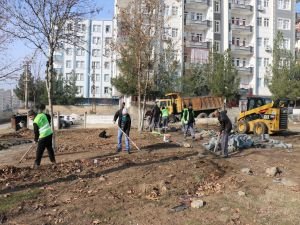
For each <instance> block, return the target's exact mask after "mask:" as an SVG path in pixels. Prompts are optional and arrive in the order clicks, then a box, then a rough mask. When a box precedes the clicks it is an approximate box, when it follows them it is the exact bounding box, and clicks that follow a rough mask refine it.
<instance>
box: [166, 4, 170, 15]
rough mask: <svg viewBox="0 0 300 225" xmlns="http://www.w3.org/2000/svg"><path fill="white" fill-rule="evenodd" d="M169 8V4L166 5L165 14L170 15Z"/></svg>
mask: <svg viewBox="0 0 300 225" xmlns="http://www.w3.org/2000/svg"><path fill="white" fill-rule="evenodd" d="M169 9H170V7H169V6H168V5H165V16H168V15H169Z"/></svg>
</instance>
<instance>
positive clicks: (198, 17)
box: [191, 12, 203, 21]
mask: <svg viewBox="0 0 300 225" xmlns="http://www.w3.org/2000/svg"><path fill="white" fill-rule="evenodd" d="M202 16H203V15H202V13H194V12H192V13H191V20H197V21H202Z"/></svg>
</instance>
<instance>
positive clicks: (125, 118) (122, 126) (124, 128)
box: [114, 107, 131, 154]
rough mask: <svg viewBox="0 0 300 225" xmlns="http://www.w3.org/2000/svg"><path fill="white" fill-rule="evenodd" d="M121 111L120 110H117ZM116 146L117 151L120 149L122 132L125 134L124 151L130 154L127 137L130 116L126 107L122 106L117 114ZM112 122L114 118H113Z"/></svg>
mask: <svg viewBox="0 0 300 225" xmlns="http://www.w3.org/2000/svg"><path fill="white" fill-rule="evenodd" d="M119 112H121V111H119ZM117 118H118V147H117V152H121V151H122V137H123V134H124V136H125V145H126V151H127V153H128V154H130V153H131V152H130V143H129V141H130V139H129V132H130V127H131V118H130V115H129V114H128V111H127V109H126V108H125V107H124V108H123V109H122V113H119V115H118V117H117ZM114 122H116V120H115V119H114Z"/></svg>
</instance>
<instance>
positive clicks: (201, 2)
mask: <svg viewBox="0 0 300 225" xmlns="http://www.w3.org/2000/svg"><path fill="white" fill-rule="evenodd" d="M129 2H130V0H116V1H115V4H116V6H119V7H126V5H128V4H129ZM161 2H162V4H164V8H165V12H164V17H165V18H166V28H165V29H164V31H163V34H164V35H162V41H163V40H164V39H166V38H171V39H172V41H173V43H175V46H176V51H177V54H178V59H180V60H179V61H180V62H182V65H181V66H180V69H179V74H178V75H179V76H183V75H184V71H185V70H187V69H189V68H190V67H191V65H192V64H195V63H200V64H201V63H205V62H206V60H207V59H208V56H209V51H211V50H212V48H213V49H215V50H216V51H218V52H224V51H225V50H227V49H231V52H232V56H233V63H234V65H235V66H236V68H237V70H238V74H239V76H240V80H241V83H240V88H241V94H254V95H263V96H268V95H271V93H270V92H269V90H268V83H267V82H268V79H267V76H268V75H269V72H268V70H269V65H270V64H271V63H272V47H273V40H274V38H275V37H276V34H277V32H278V31H281V32H282V33H283V36H284V43H283V46H282V47H284V48H286V49H289V50H291V51H292V52H294V48H295V10H296V1H295V0H161ZM117 17H118V7H115V18H117ZM116 21H117V19H115V22H114V24H115V30H114V33H115V37H117V36H118V24H117V22H116ZM113 74H114V75H117V74H119V72H118V69H117V68H116V66H114V73H113Z"/></svg>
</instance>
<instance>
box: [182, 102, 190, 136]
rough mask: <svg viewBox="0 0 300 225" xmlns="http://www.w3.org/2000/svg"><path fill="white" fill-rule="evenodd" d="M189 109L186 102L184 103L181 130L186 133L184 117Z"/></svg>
mask: <svg viewBox="0 0 300 225" xmlns="http://www.w3.org/2000/svg"><path fill="white" fill-rule="evenodd" d="M187 111H188V108H187V107H186V104H184V105H183V110H182V112H181V130H182V132H183V133H184V131H185V125H184V118H183V115H185V114H186V113H187Z"/></svg>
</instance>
